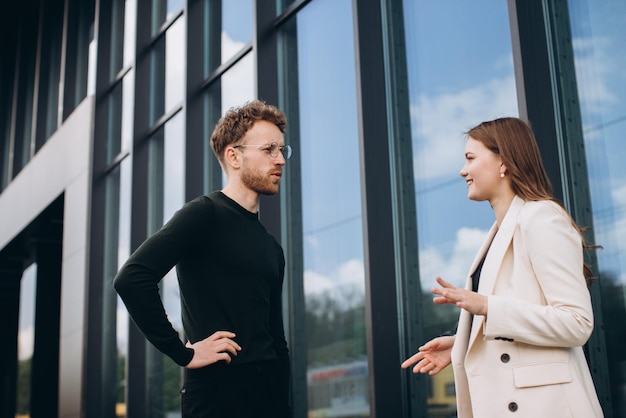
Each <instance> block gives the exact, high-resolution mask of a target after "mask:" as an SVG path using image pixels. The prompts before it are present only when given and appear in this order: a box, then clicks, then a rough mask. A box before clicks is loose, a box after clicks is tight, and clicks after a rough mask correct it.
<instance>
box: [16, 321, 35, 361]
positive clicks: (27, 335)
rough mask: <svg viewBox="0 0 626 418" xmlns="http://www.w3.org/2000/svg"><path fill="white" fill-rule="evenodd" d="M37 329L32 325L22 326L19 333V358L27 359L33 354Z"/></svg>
mask: <svg viewBox="0 0 626 418" xmlns="http://www.w3.org/2000/svg"><path fill="white" fill-rule="evenodd" d="M34 346H35V329H34V328H33V327H32V325H31V326H29V327H26V328H21V329H20V332H19V333H18V335H17V349H18V359H20V360H26V359H29V358H31V357H32V356H33V347H34Z"/></svg>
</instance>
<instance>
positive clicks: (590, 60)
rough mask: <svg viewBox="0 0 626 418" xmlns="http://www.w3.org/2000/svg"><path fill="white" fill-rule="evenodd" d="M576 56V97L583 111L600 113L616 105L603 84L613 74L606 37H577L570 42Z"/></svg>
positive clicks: (610, 49) (612, 49)
mask: <svg viewBox="0 0 626 418" xmlns="http://www.w3.org/2000/svg"><path fill="white" fill-rule="evenodd" d="M572 45H573V48H574V52H575V56H576V74H577V79H578V86H579V88H578V95H579V98H580V102H581V104H582V105H583V108H584V109H585V110H586V111H588V112H592V113H602V109H603V107H604V106H606V105H610V104H614V103H619V101H620V100H619V98H618V97H617V96H616V95H615V94H614V93H613V92H612V91H611V89H610V88H609V86H608V85H607V83H606V80H607V79H610V76H611V75H612V74H613V73H615V71H614V70H613V69H614V68H615V67H616V66H615V63H614V61H615V60H614V58H613V54H610V53H609V52H608V51H614V50H615V49H614V48H613V47H612V45H611V40H610V39H608V38H598V37H595V38H593V40H592V39H585V38H578V39H573V40H572Z"/></svg>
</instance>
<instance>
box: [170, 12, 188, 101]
mask: <svg viewBox="0 0 626 418" xmlns="http://www.w3.org/2000/svg"><path fill="white" fill-rule="evenodd" d="M185 29H186V28H185V19H184V18H183V17H180V18H178V20H176V22H174V23H173V24H172V26H171V27H170V28H169V29H168V30H167V34H166V36H165V56H166V61H165V112H168V111H169V110H171V109H172V108H173V107H174V106H176V105H178V104H179V103H180V101H181V100H183V98H184V97H185V95H184V94H185V69H186V68H187V67H186V61H185V50H186V49H185Z"/></svg>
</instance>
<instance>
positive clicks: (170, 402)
mask: <svg viewBox="0 0 626 418" xmlns="http://www.w3.org/2000/svg"><path fill="white" fill-rule="evenodd" d="M125 376H126V356H124V355H122V354H121V353H119V352H118V357H117V381H118V386H117V403H119V404H125V403H126V377H125ZM180 388H181V368H180V366H179V365H178V364H176V363H174V361H173V360H172V359H170V358H169V357H167V356H165V355H163V403H162V409H163V411H165V412H176V411H179V410H180Z"/></svg>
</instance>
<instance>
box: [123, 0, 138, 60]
mask: <svg viewBox="0 0 626 418" xmlns="http://www.w3.org/2000/svg"><path fill="white" fill-rule="evenodd" d="M124 8H125V9H124V66H127V65H131V64H132V63H133V61H134V60H135V39H136V36H137V23H136V22H137V0H126V3H125V5H124Z"/></svg>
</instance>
